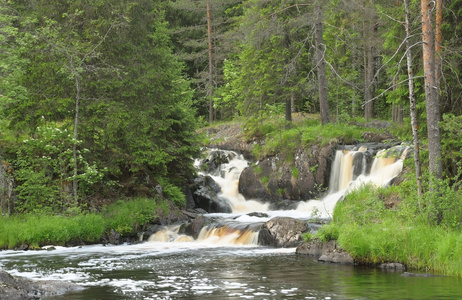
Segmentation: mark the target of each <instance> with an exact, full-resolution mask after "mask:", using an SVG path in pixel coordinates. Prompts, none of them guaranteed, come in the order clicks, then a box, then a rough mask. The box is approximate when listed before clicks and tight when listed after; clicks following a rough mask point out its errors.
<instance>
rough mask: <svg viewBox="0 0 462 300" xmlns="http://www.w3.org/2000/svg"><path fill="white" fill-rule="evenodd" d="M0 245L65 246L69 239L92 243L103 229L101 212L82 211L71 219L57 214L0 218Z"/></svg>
mask: <svg viewBox="0 0 462 300" xmlns="http://www.w3.org/2000/svg"><path fill="white" fill-rule="evenodd" d="M1 219H2V222H1V225H0V248H14V247H17V246H19V245H21V244H23V243H26V244H29V245H30V246H31V247H32V248H37V247H41V246H44V245H49V244H53V245H63V246H64V245H65V244H66V242H69V241H83V242H88V243H94V242H97V241H99V239H100V237H101V234H102V233H103V232H104V230H105V220H104V219H103V217H102V216H101V215H97V214H84V215H77V216H74V217H72V218H69V217H64V216H58V215H43V214H25V215H21V216H16V217H2V218H1Z"/></svg>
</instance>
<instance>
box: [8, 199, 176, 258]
mask: <svg viewBox="0 0 462 300" xmlns="http://www.w3.org/2000/svg"><path fill="white" fill-rule="evenodd" d="M166 209H167V210H168V205H167V204H166V200H159V199H156V200H154V199H147V198H136V199H131V200H129V201H122V200H120V201H118V202H116V203H114V204H112V205H110V206H107V207H105V208H103V210H102V211H101V212H100V213H83V212H82V213H78V214H77V215H74V216H65V215H50V214H38V213H29V214H23V215H16V216H10V217H0V248H3V249H12V248H15V247H18V246H20V245H22V244H28V245H30V248H39V247H42V246H44V245H49V244H53V245H58V246H64V245H66V243H68V242H71V241H79V242H84V243H96V242H99V240H100V238H101V236H102V234H103V233H105V232H108V231H109V230H111V229H114V230H116V231H117V232H119V233H121V234H124V235H129V234H132V233H134V232H136V231H137V230H139V229H141V228H142V227H143V226H145V225H146V224H148V223H149V222H150V221H152V220H153V219H154V218H156V217H157V213H158V211H159V210H160V211H163V212H164V213H166Z"/></svg>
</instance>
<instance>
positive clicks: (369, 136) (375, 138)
mask: <svg viewBox="0 0 462 300" xmlns="http://www.w3.org/2000/svg"><path fill="white" fill-rule="evenodd" d="M361 136H362V137H363V139H364V140H365V141H366V142H383V141H386V140H392V139H393V138H394V137H393V136H392V135H391V134H389V133H378V132H371V131H365V132H363V133H362V134H361Z"/></svg>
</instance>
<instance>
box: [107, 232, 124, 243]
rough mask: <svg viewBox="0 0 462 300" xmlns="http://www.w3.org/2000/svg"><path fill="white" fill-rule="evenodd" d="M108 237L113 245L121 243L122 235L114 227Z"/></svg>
mask: <svg viewBox="0 0 462 300" xmlns="http://www.w3.org/2000/svg"><path fill="white" fill-rule="evenodd" d="M107 238H108V241H109V243H111V244H113V245H120V241H121V238H122V236H121V235H120V233H118V232H117V231H115V230H114V229H111V230H110V231H109V233H108V234H107Z"/></svg>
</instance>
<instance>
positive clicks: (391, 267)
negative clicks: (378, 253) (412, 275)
mask: <svg viewBox="0 0 462 300" xmlns="http://www.w3.org/2000/svg"><path fill="white" fill-rule="evenodd" d="M379 269H382V270H387V271H404V270H406V266H405V265H403V264H400V263H384V264H381V265H379Z"/></svg>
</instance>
